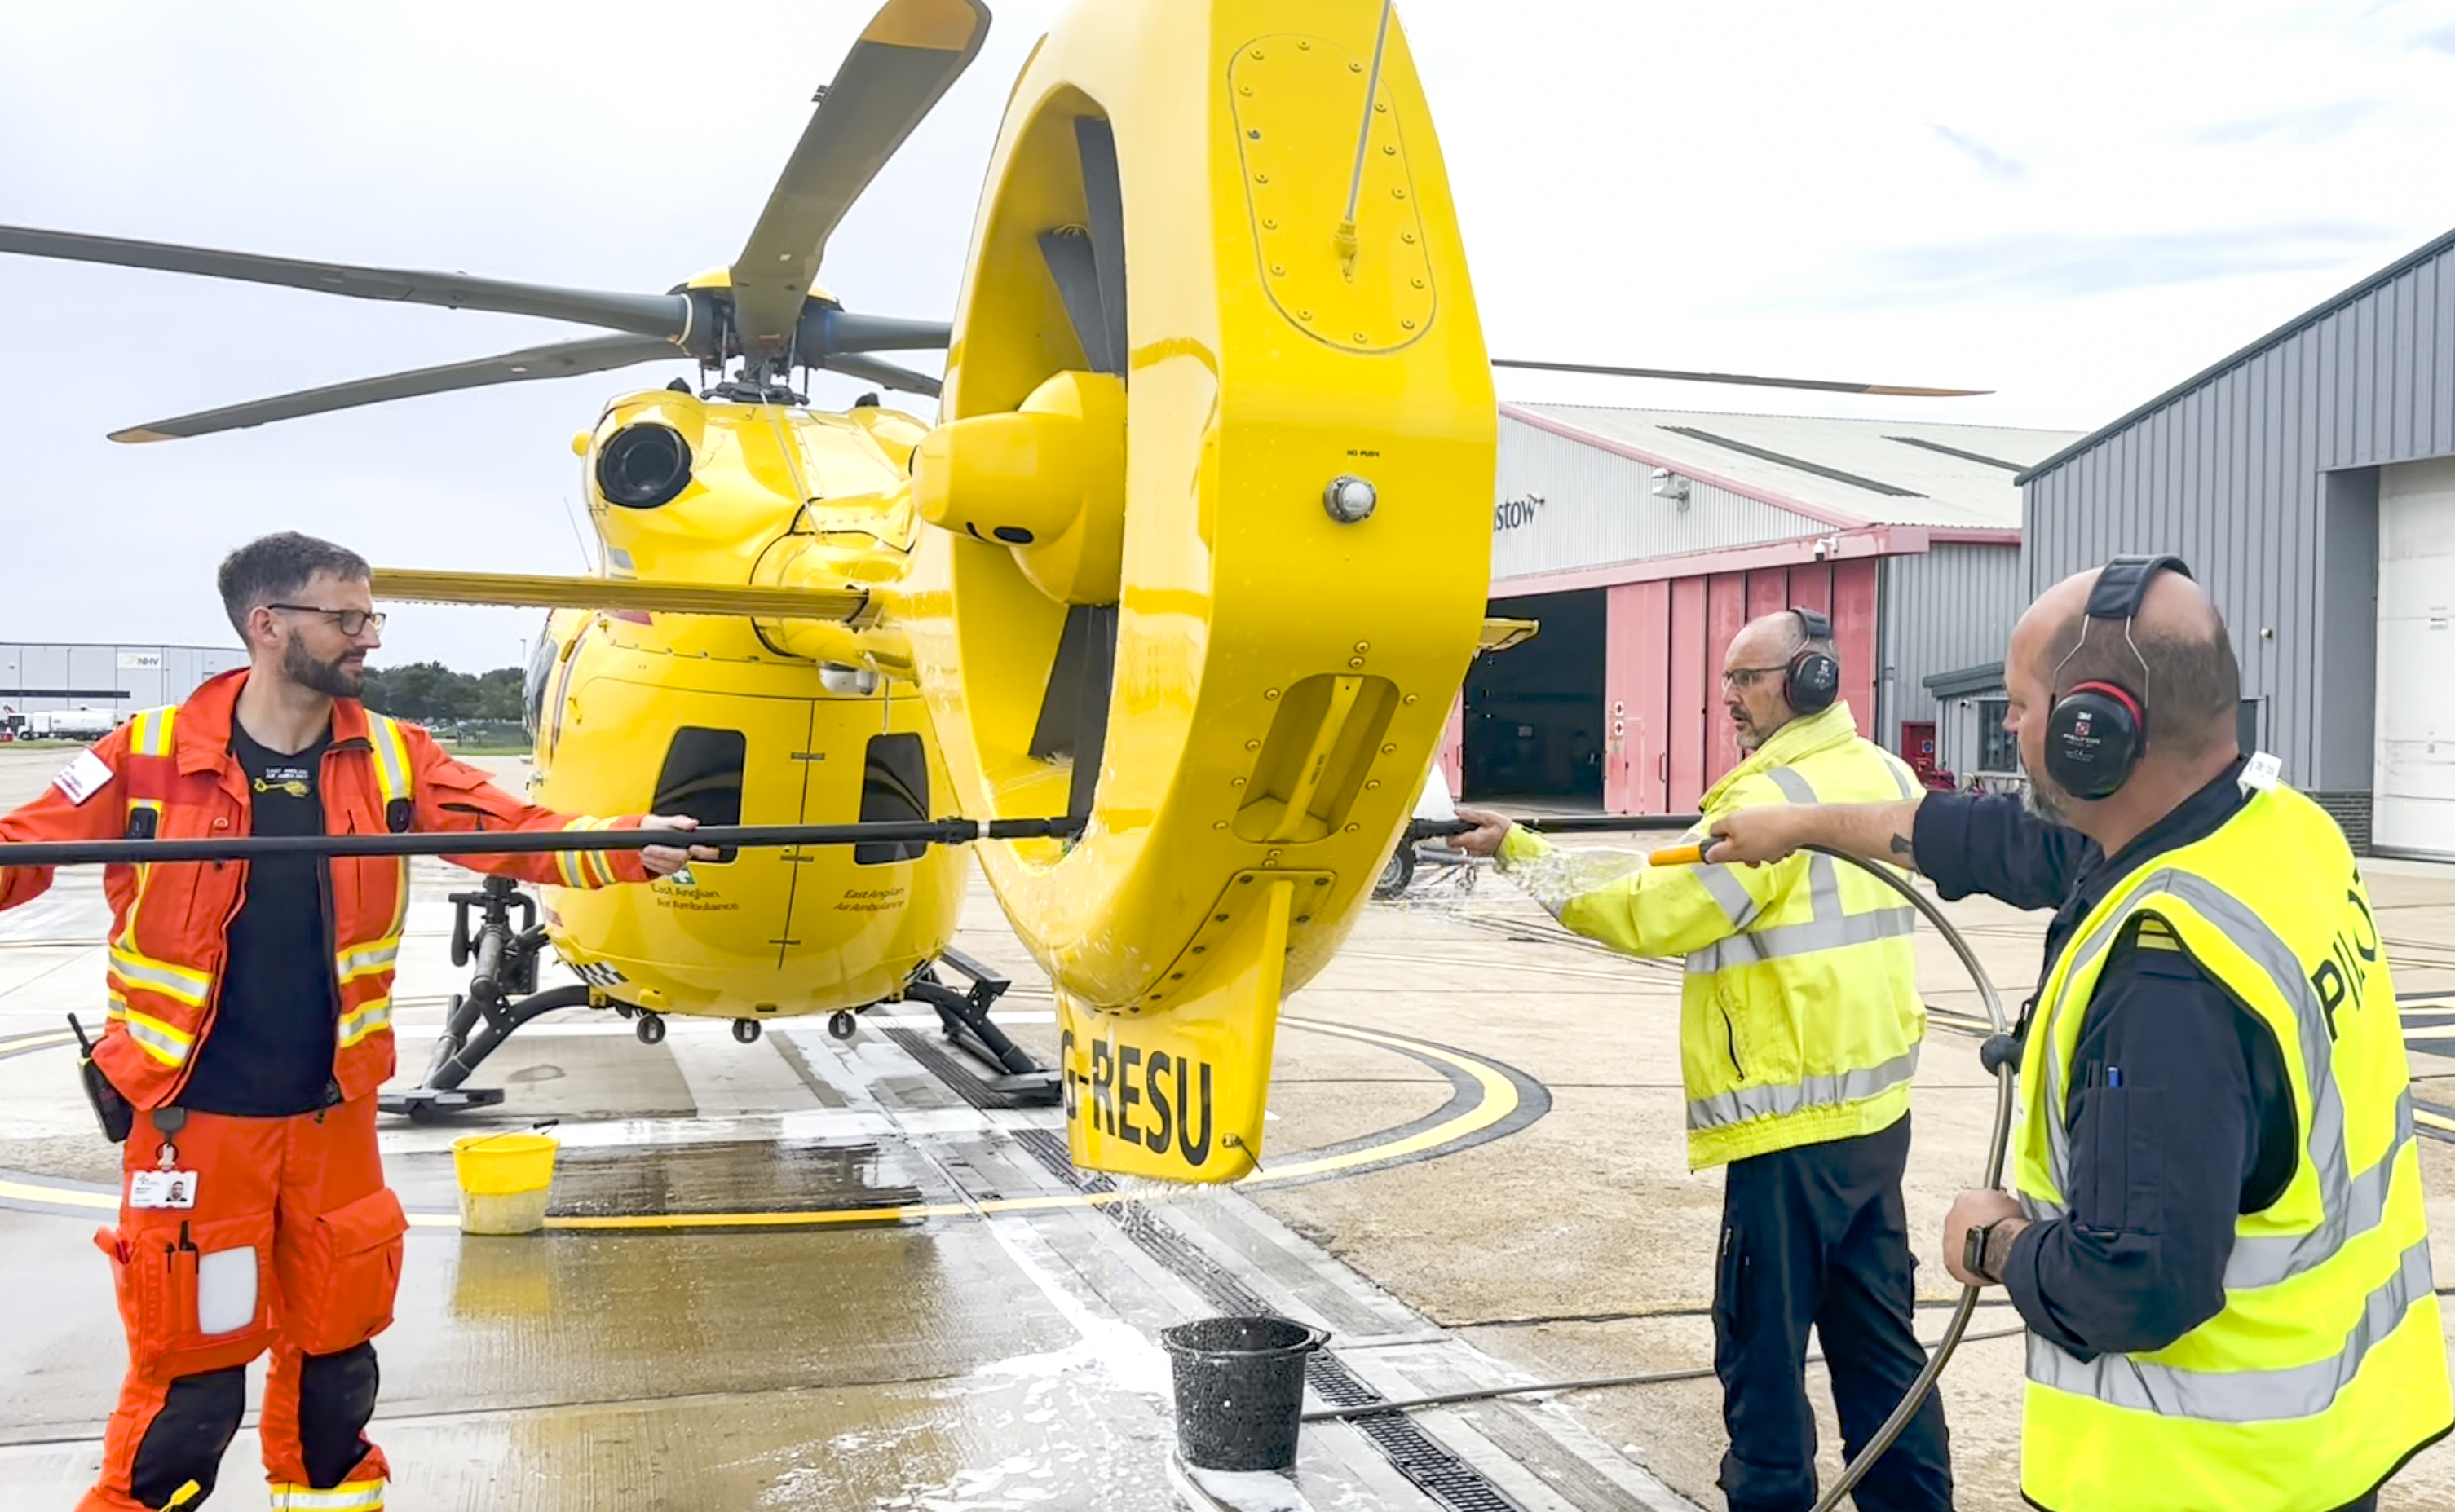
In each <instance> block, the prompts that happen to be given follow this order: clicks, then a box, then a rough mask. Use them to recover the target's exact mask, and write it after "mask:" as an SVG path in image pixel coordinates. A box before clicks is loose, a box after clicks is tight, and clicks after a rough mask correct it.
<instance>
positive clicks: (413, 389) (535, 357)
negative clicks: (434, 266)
mask: <svg viewBox="0 0 2455 1512" xmlns="http://www.w3.org/2000/svg"><path fill="white" fill-rule="evenodd" d="M688 357H689V353H685V352H683V351H682V350H681V349H680V347H677V346H675V345H674V344H673V343H672V342H670V341H661V340H659V339H658V338H657V337H655V336H588V337H585V338H583V339H581V340H578V341H558V342H554V343H552V344H550V345H548V346H542V347H529V348H526V349H525V350H523V351H519V352H506V353H503V354H502V355H501V356H499V357H479V358H478V359H477V360H476V361H474V362H454V363H448V364H446V365H445V366H443V367H439V368H419V369H416V370H415V371H414V372H410V373H390V374H387V375H386V376H383V377H380V378H360V379H358V380H356V381H355V382H352V383H335V384H331V385H328V386H327V387H324V388H321V389H305V390H301V391H300V392H298V393H285V394H281V395H279V396H277V397H274V398H271V399H256V400H254V401H252V402H250V403H247V404H233V405H231V406H228V407H227V408H224V409H219V410H206V411H203V412H202V413H196V414H183V415H180V416H179V417H178V418H176V419H172V420H155V421H153V422H152V423H151V424H148V425H138V426H131V427H130V428H128V429H127V430H125V431H113V432H112V433H111V438H112V440H114V441H123V442H139V441H178V440H185V439H186V438H188V437H190V436H196V435H211V434H213V433H215V432H217V431H241V430H245V429H247V428H248V427H250V426H257V425H264V424H268V423H269V422H271V421H274V420H294V419H297V418H298V417H299V416H301V415H308V414H323V413H328V412H330V411H333V410H350V409H355V408H356V407H357V406H359V405H362V404H381V403H383V402H384V401H386V400H388V399H414V398H416V397H418V396H420V395H422V394H429V393H450V392H451V391H453V390H455V389H479V388H483V387H485V386H486V385H488V384H490V383H522V382H526V381H528V380H530V379H533V378H568V377H572V376H575V375H577V374H578V373H603V372H605V371H607V370H608V369H611V368H627V367H630V366H631V365H633V364H634V363H640V362H658V361H663V360H667V359H671V360H675V361H683V360H687V359H688Z"/></svg>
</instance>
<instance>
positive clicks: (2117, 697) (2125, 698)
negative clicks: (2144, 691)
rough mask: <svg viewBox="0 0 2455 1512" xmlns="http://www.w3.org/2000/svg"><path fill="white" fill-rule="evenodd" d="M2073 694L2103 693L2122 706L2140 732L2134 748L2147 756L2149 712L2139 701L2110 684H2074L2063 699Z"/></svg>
mask: <svg viewBox="0 0 2455 1512" xmlns="http://www.w3.org/2000/svg"><path fill="white" fill-rule="evenodd" d="M2073 693H2101V694H2103V695H2105V696H2107V697H2109V698H2111V699H2113V700H2114V701H2115V702H2116V703H2119V704H2120V705H2122V708H2123V712H2124V713H2126V714H2128V715H2130V716H2131V725H2132V728H2133V729H2135V730H2137V731H2139V736H2137V738H2136V739H2135V740H2134V742H2133V744H2134V748H2135V749H2136V750H2137V751H2138V752H2139V753H2140V754H2141V755H2142V756H2144V755H2146V754H2147V751H2148V711H2146V710H2145V709H2142V708H2141V707H2140V700H2139V699H2137V698H2134V697H2133V696H2131V695H2130V694H2128V693H2126V692H2124V691H2123V690H2122V689H2121V688H2120V686H2118V685H2116V684H2114V683H2110V682H2081V683H2074V684H2073V685H2072V689H2071V693H2066V694H2064V695H2063V697H2065V698H2068V697H2070V696H2072V694H2073ZM2057 701H2058V702H2059V701H2061V700H2059V699H2058V700H2057Z"/></svg>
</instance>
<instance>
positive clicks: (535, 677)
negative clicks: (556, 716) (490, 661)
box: [520, 626, 562, 740]
mask: <svg viewBox="0 0 2455 1512" xmlns="http://www.w3.org/2000/svg"><path fill="white" fill-rule="evenodd" d="M561 649H562V648H561V647H559V646H558V645H556V644H555V643H554V636H553V635H551V634H549V633H548V632H547V631H546V629H545V628H544V627H543V626H540V627H539V628H538V637H537V651H536V652H535V653H534V654H533V655H530V657H529V670H528V674H527V675H526V676H525V677H524V678H523V679H522V682H521V687H520V723H521V725H522V726H524V727H525V728H526V729H527V731H528V736H529V738H530V739H531V740H535V739H536V738H537V737H538V731H539V730H541V729H543V728H544V727H545V688H546V684H547V683H549V682H552V681H553V680H554V659H555V656H556V654H557V653H558V652H559V651H561Z"/></svg>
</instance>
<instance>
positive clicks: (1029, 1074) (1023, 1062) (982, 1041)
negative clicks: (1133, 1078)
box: [903, 948, 1065, 1107]
mask: <svg viewBox="0 0 2455 1512" xmlns="http://www.w3.org/2000/svg"><path fill="white" fill-rule="evenodd" d="M938 959H939V960H940V961H941V962H943V964H944V965H946V966H948V967H949V968H951V969H952V970H954V971H955V972H957V973H959V974H960V975H962V976H964V977H968V978H971V981H972V985H971V990H970V991H968V992H963V991H958V990H957V989H955V988H953V987H950V986H948V985H947V984H945V983H944V982H943V981H940V980H939V979H938V974H937V971H936V969H935V968H934V967H929V966H923V967H922V968H921V974H920V975H919V976H918V977H915V978H913V979H912V981H911V982H910V983H909V984H908V985H906V986H905V987H904V989H903V996H904V997H905V998H910V999H913V1000H914V1001H918V1002H925V1003H927V1004H928V1005H929V1006H930V1007H932V1008H935V1009H936V1010H938V1021H939V1023H940V1024H942V1025H943V1027H944V1029H945V1031H946V1038H947V1040H948V1041H949V1042H950V1043H952V1044H953V1045H954V1046H955V1048H957V1049H959V1050H961V1051H963V1052H964V1054H965V1055H967V1056H969V1057H970V1058H972V1059H974V1060H977V1061H979V1062H980V1063H981V1064H982V1065H983V1066H984V1067H985V1068H986V1070H987V1073H988V1074H987V1075H985V1076H980V1075H974V1074H971V1073H969V1072H966V1071H964V1070H962V1069H960V1068H959V1067H958V1066H956V1065H954V1064H953V1063H952V1058H946V1059H947V1060H948V1062H949V1063H948V1064H947V1065H946V1066H945V1067H944V1068H943V1071H942V1072H941V1075H942V1076H943V1077H945V1078H949V1079H951V1078H954V1077H961V1078H962V1079H963V1083H966V1084H958V1085H957V1086H956V1088H955V1090H956V1091H957V1092H958V1093H959V1094H962V1095H963V1096H964V1098H965V1099H966V1100H969V1101H978V1100H979V1099H978V1098H975V1097H974V1096H973V1094H974V1093H975V1092H977V1093H979V1094H980V1095H982V1096H984V1097H986V1098H988V1099H993V1100H994V1101H995V1102H996V1103H997V1104H999V1105H1003V1106H1005V1107H1048V1106H1050V1105H1052V1104H1054V1103H1056V1102H1057V1101H1058V1100H1059V1099H1061V1098H1062V1096H1063V1095H1064V1091H1065V1088H1064V1087H1063V1085H1062V1084H1061V1083H1060V1082H1059V1080H1058V1074H1057V1073H1056V1072H1054V1071H1048V1070H1045V1069H1043V1068H1042V1066H1041V1065H1040V1063H1039V1062H1038V1061H1036V1060H1034V1059H1032V1058H1031V1056H1030V1054H1029V1053H1028V1052H1026V1051H1025V1049H1024V1048H1023V1047H1022V1046H1021V1045H1018V1044H1016V1043H1015V1042H1014V1040H1013V1039H1012V1038H1009V1037H1008V1036H1007V1035H1006V1032H1005V1031H1004V1030H1003V1029H1001V1028H999V1027H998V1026H997V1025H996V1024H995V1023H994V1022H992V1021H991V1020H990V1018H989V1006H990V1004H992V1003H994V1002H996V1001H997V1000H998V998H1001V997H1003V996H1004V994H1005V990H1006V988H1007V987H1009V986H1011V985H1012V983H1011V982H1009V981H1008V980H1007V979H1006V978H1004V977H1002V976H1000V975H998V973H997V972H996V970H995V969H994V968H992V967H989V966H987V965H984V964H983V963H982V962H980V961H977V960H974V959H973V958H971V957H969V956H966V955H964V953H963V952H962V951H959V950H955V949H952V948H949V949H947V950H946V951H944V952H943V953H942V954H941V955H940V956H939V958H938ZM932 1069H939V1068H937V1067H935V1066H933V1067H932Z"/></svg>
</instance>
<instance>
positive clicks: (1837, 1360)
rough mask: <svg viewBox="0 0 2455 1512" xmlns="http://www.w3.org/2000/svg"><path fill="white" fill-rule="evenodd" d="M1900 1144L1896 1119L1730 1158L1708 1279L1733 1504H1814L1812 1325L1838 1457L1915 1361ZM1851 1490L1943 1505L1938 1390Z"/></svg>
mask: <svg viewBox="0 0 2455 1512" xmlns="http://www.w3.org/2000/svg"><path fill="white" fill-rule="evenodd" d="M1909 1149H1910V1120H1909V1118H1908V1117H1907V1116H1906V1115H1904V1116H1903V1117H1902V1118H1901V1119H1900V1121H1899V1122H1897V1123H1896V1124H1894V1125H1893V1126H1892V1127H1891V1128H1888V1129H1885V1130H1883V1131H1882V1132H1880V1133H1877V1134H1869V1135H1862V1136H1860V1137H1858V1138H1856V1139H1836V1140H1833V1141H1831V1142H1829V1143H1825V1144H1811V1145H1805V1146H1802V1147H1800V1148H1797V1149H1794V1150H1778V1151H1775V1153H1773V1154H1771V1155H1759V1156H1755V1157H1752V1158H1750V1159H1744V1160H1735V1161H1733V1162H1731V1165H1730V1168H1729V1170H1728V1172H1727V1175H1726V1179H1725V1185H1724V1187H1723V1196H1722V1243H1721V1253H1720V1259H1719V1262H1718V1264H1717V1267H1716V1273H1715V1284H1714V1373H1715V1374H1716V1375H1718V1376H1719V1377H1721V1381H1722V1421H1723V1423H1724V1425H1725V1426H1726V1427H1728V1429H1729V1430H1730V1435H1731V1448H1730V1452H1729V1453H1728V1454H1725V1455H1724V1456H1723V1457H1722V1474H1721V1480H1720V1484H1721V1487H1722V1493H1723V1495H1724V1496H1725V1497H1727V1498H1728V1499H1729V1501H1730V1505H1731V1512H1808V1509H1809V1508H1812V1507H1813V1506H1814V1505H1815V1504H1816V1419H1815V1416H1814V1414H1813V1413H1812V1412H1811V1411H1810V1410H1809V1408H1808V1404H1807V1366H1806V1356H1807V1330H1808V1327H1809V1325H1810V1324H1813V1325H1815V1329H1816V1339H1817V1341H1818V1342H1819V1343H1820V1344H1821V1345H1822V1346H1823V1351H1824V1357H1825V1361H1826V1368H1827V1370H1828V1371H1829V1372H1830V1374H1831V1376H1832V1381H1833V1405H1834V1407H1835V1409H1836V1413H1837V1415H1838V1416H1839V1418H1840V1420H1841V1443H1842V1447H1843V1449H1844V1451H1845V1453H1846V1454H1847V1455H1849V1456H1852V1457H1855V1456H1856V1454H1857V1452H1858V1450H1859V1448H1860V1447H1861V1446H1862V1445H1864V1444H1865V1443H1866V1442H1867V1441H1869V1440H1871V1439H1873V1438H1874V1437H1875V1436H1876V1430H1877V1429H1878V1428H1880V1427H1882V1426H1883V1422H1884V1420H1885V1419H1886V1418H1888V1417H1890V1416H1891V1415H1892V1411H1893V1408H1894V1407H1895V1406H1896V1405H1897V1404H1898V1403H1899V1401H1900V1400H1901V1398H1902V1397H1903V1396H1904V1395H1905V1394H1907V1392H1908V1391H1909V1388H1910V1383H1911V1382H1912V1381H1916V1380H1917V1373H1918V1372H1919V1371H1920V1370H1921V1369H1923V1368H1925V1365H1926V1351H1925V1350H1924V1349H1922V1348H1920V1347H1919V1346H1918V1342H1917V1335H1916V1334H1915V1333H1914V1332H1913V1331H1912V1329H1911V1301H1912V1299H1913V1297H1914V1295H1915V1293H1914V1290H1913V1286H1914V1281H1915V1278H1916V1274H1917V1260H1916V1259H1915V1258H1914V1257H1913V1256H1912V1255H1911V1253H1910V1246H1909V1230H1908V1223H1907V1221H1906V1219H1905V1218H1904V1215H1903V1213H1902V1209H1901V1172H1902V1169H1903V1168H1904V1167H1905V1166H1906V1165H1907V1164H1908V1161H1909ZM1853 1500H1854V1501H1855V1502H1856V1504H1857V1506H1858V1508H1859V1509H1860V1512H1948V1509H1949V1508H1950V1507H1951V1506H1952V1454H1951V1441H1950V1439H1949V1437H1948V1436H1947V1434H1946V1433H1945V1431H1944V1425H1943V1402H1942V1400H1941V1398H1940V1397H1939V1396H1930V1397H1929V1398H1927V1400H1926V1403H1925V1405H1923V1406H1921V1407H1920V1408H1919V1409H1918V1411H1917V1416H1916V1417H1914V1418H1912V1419H1911V1420H1910V1423H1909V1426H1908V1427H1907V1428H1905V1429H1903V1430H1902V1432H1901V1436H1900V1438H1899V1439H1898V1440H1897V1441H1895V1443H1894V1444H1893V1446H1892V1448H1891V1449H1890V1450H1888V1451H1887V1452H1886V1453H1885V1455H1884V1457H1883V1458H1882V1459H1881V1460H1878V1461H1877V1462H1876V1463H1875V1465H1874V1466H1873V1467H1872V1468H1870V1469H1869V1470H1868V1472H1867V1477H1866V1479H1865V1480H1863V1481H1861V1482H1858V1486H1857V1489H1856V1492H1855V1493H1854V1497H1853Z"/></svg>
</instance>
